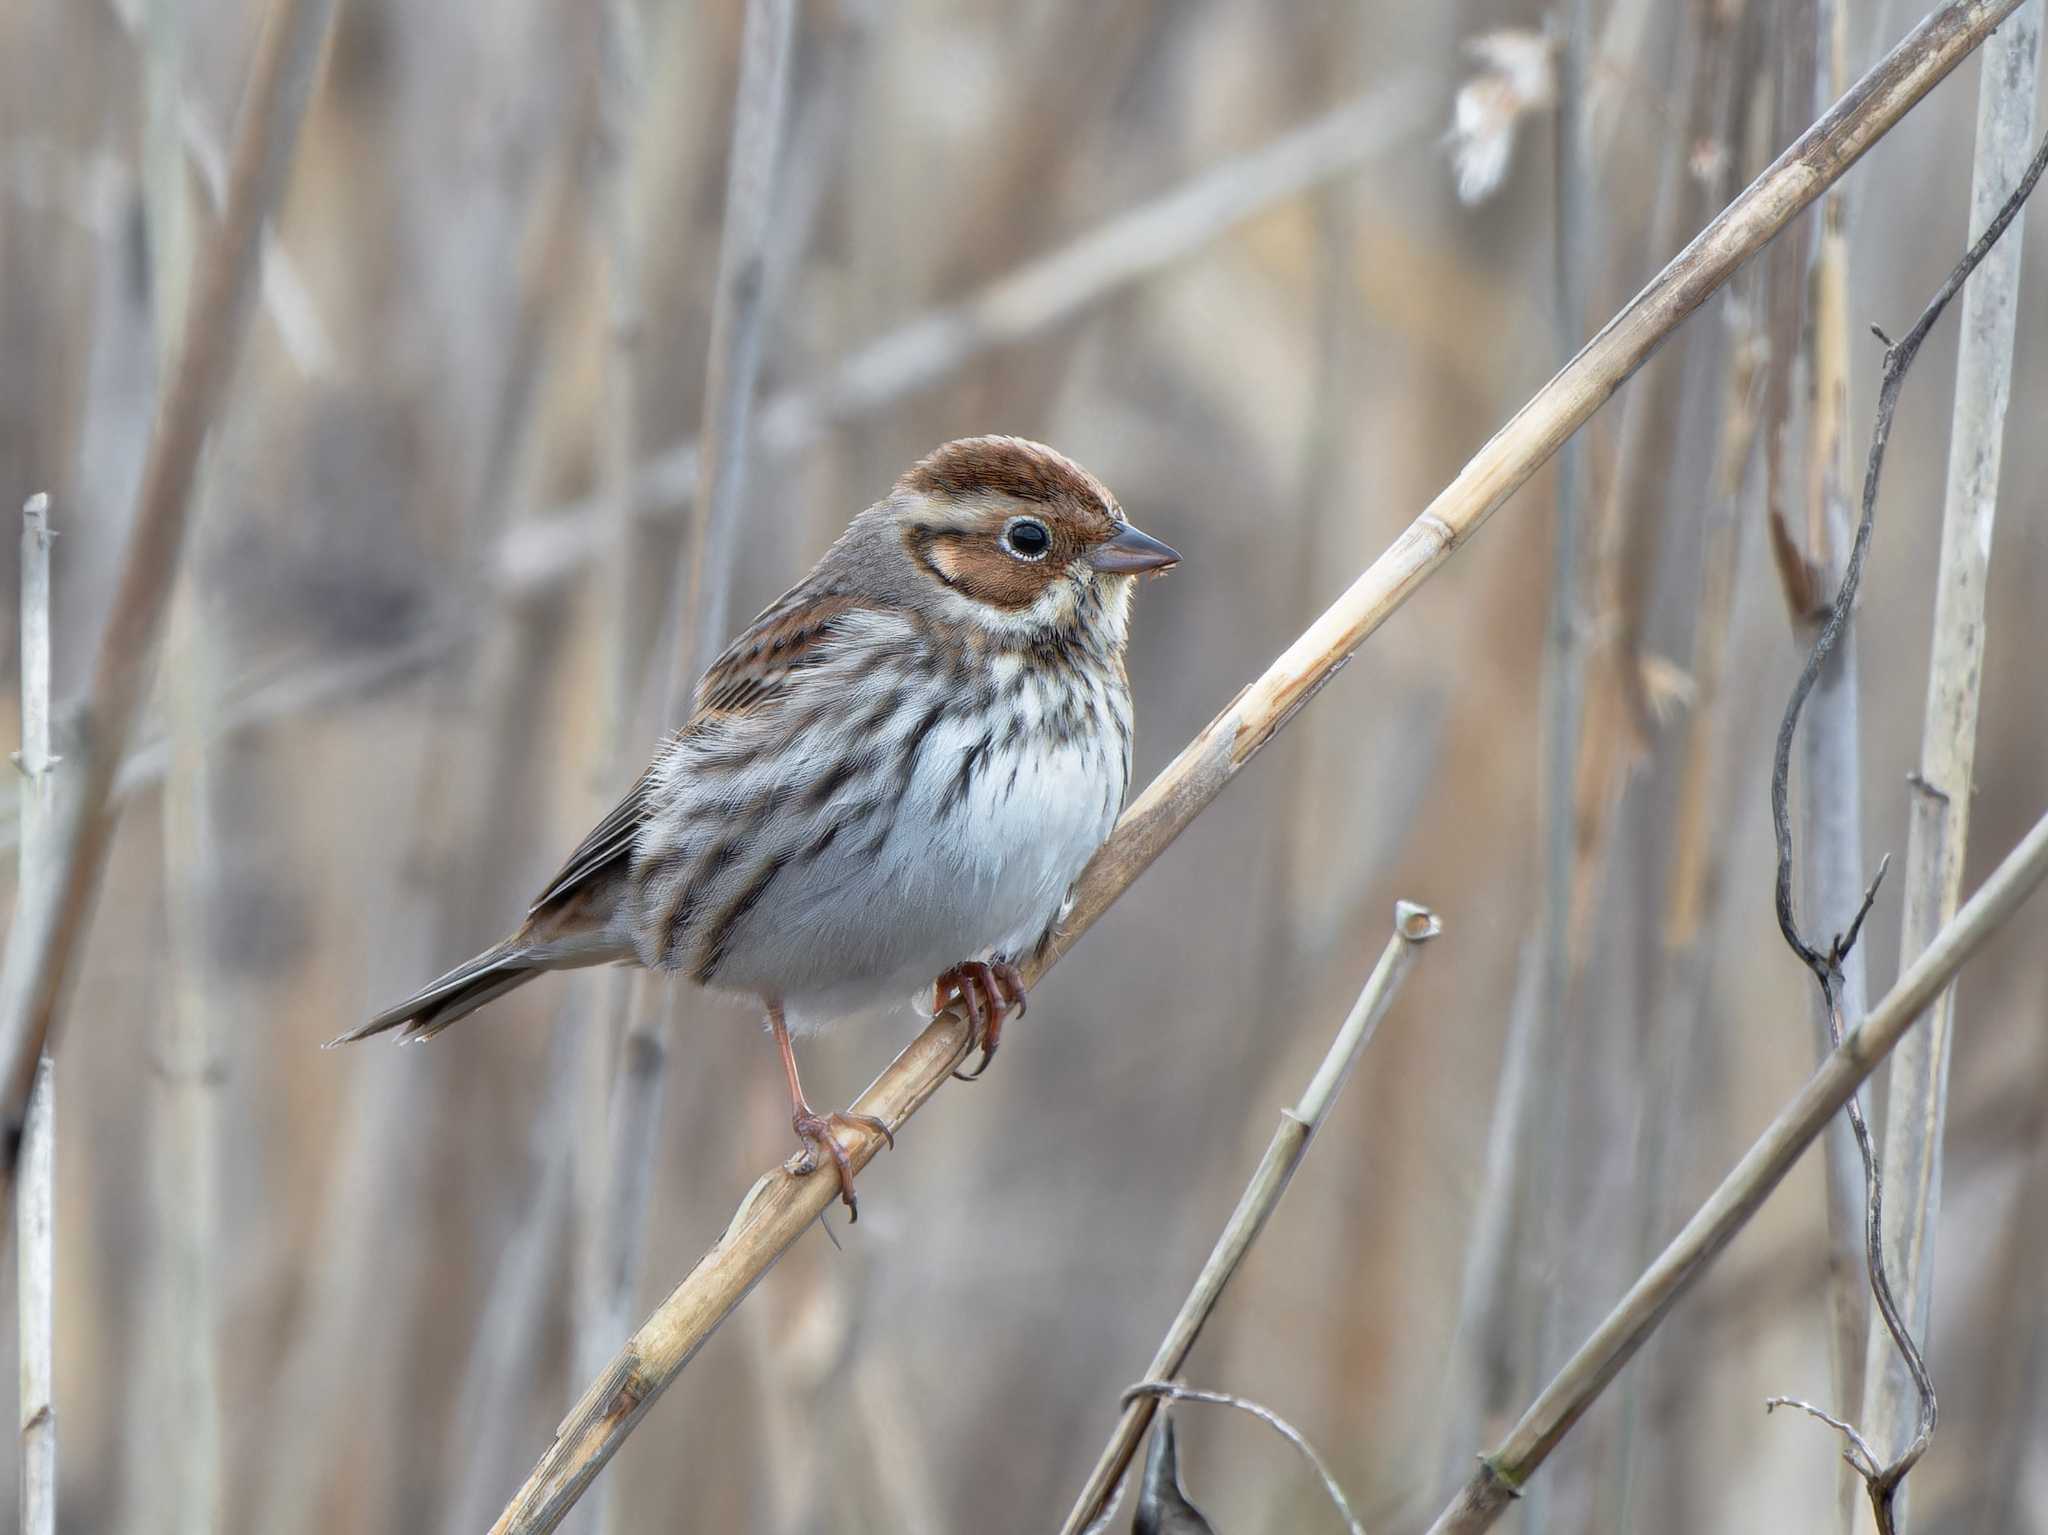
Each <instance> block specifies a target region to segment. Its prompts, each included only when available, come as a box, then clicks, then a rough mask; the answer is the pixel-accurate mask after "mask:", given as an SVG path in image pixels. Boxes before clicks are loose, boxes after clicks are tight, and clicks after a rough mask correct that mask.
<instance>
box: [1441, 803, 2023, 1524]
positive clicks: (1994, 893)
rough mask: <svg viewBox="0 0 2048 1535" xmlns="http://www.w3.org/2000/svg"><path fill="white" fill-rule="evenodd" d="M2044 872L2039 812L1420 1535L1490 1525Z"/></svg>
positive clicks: (1481, 1459)
mask: <svg viewBox="0 0 2048 1535" xmlns="http://www.w3.org/2000/svg"><path fill="white" fill-rule="evenodd" d="M2044 877H2048V816H2043V817H2042V818H2041V819H2040V820H2039V821H2037V822H2035V823H2034V827H2033V829H2032V830H2031V831H2029V832H2028V833H2027V835H2026V837H2025V838H2024V839H2022V840H2021V842H2020V844H2019V846H2017V847H2016V848H2014V849H2013V850H2012V852H2011V853H2009V854H2008V855H2007V856H2006V858H2005V861H2004V862H2003V863H2001V864H2000V865H1999V866H1998V867H1997V869H1995V870H1993V871H1992V874H1991V877H1990V878H1989V879H1987V880H1985V881H1984V883H1983V884H1982V885H1981V886H1980V887H1979V888H1978V890H1977V893H1976V894H1975V895H1974V896H1972V897H1971V898H1970V901H1969V904H1968V905H1966V906H1965V907H1964V908H1963V909H1962V910H1961V911H1960V912H1959V913H1957V915H1956V918H1955V920H1954V921H1953V922H1951V923H1949V924H1948V926H1946V927H1944V928H1943V929H1942V930H1941V932H1940V934H1939V935H1938V936H1937V937H1936V938H1935V940H1934V942H1932V943H1931V944H1929V945H1928V946H1927V948H1926V949H1924V950H1923V951H1922V952H1921V954H1920V956H1919V958H1917V959H1916V960H1915V961H1914V962H1913V965H1912V967H1911V968H1910V969H1908V970H1907V971H1906V973H1905V974H1904V975H1902V976H1900V977H1899V983H1898V984H1897V985H1896V986H1894V987H1893V988H1892V989H1891V991H1890V992H1889V993H1888V994H1887V995H1886V996H1885V998H1884V1000H1883V1001H1881V1002H1879V1003H1878V1004H1877V1006H1876V1007H1874V1008H1872V1009H1871V1011H1870V1014H1869V1016H1868V1017H1866V1018H1865V1019H1864V1020H1863V1021H1862V1022H1861V1023H1859V1024H1858V1025H1857V1026H1856V1027H1855V1028H1853V1029H1851V1030H1849V1032H1848V1033H1847V1035H1846V1036H1845V1037H1844V1038H1843V1040H1842V1043H1841V1044H1840V1045H1839V1046H1837V1047H1836V1048H1835V1049H1834V1050H1833V1051H1831V1052H1830V1053H1829V1054H1828V1056H1827V1058H1826V1059H1825V1060H1824V1061H1822V1062H1821V1066H1820V1070H1818V1071H1817V1072H1815V1073H1814V1075H1813V1076H1812V1077H1811V1078H1810V1079H1809V1080H1808V1081H1807V1084H1806V1086H1805V1087H1803V1088H1801V1089H1800V1091H1799V1093H1798V1095H1797V1096H1796V1097H1795V1098H1793V1099H1792V1101H1791V1102H1790V1103H1788V1104H1786V1105H1785V1107H1784V1108H1782V1109H1780V1110H1779V1111H1778V1115H1777V1117H1776V1118H1775V1119H1773V1120H1772V1121H1771V1124H1770V1127H1769V1128H1768V1129H1767V1130H1765V1131H1764V1133H1763V1134H1762V1135H1761V1136H1759V1137H1758V1138H1757V1140H1756V1142H1755V1143H1754V1144H1753V1145H1752V1146H1751V1147H1750V1148H1749V1150H1748V1151H1747V1152H1746V1153H1745V1154H1744V1155H1743V1158H1742V1160H1741V1161H1740V1162H1738V1163H1736V1164H1735V1167H1734V1168H1733V1169H1732V1170H1731V1171H1730V1172H1729V1174H1728V1176H1727V1177H1725V1178H1723V1179H1722V1180H1721V1184H1720V1187H1719V1188H1717V1189H1715V1190H1714V1193H1713V1195H1712V1196H1711V1197H1710V1198H1709V1199H1708V1200H1707V1202H1706V1203H1705V1204H1703V1205H1702V1206H1700V1208H1699V1210H1698V1212H1697V1213H1695V1214H1694V1216H1693V1217H1692V1219H1691V1220H1689V1221H1687V1222H1686V1224H1685V1229H1684V1230H1682V1231H1680V1232H1679V1234H1678V1235H1677V1237H1675V1238H1674V1239H1673V1240H1672V1242H1671V1244H1670V1246H1668V1247H1666V1248H1665V1249H1664V1251H1663V1253H1662V1254H1660V1255H1659V1256H1658V1258H1657V1261H1656V1262H1655V1263H1653V1264H1651V1265H1650V1267H1649V1268H1648V1269H1646V1270H1645V1271H1644V1273H1643V1275H1642V1277H1641V1278H1639V1279H1638V1280H1637V1281H1636V1282H1635V1283H1634V1284H1633V1285H1631V1286H1630V1287H1629V1291H1628V1293H1627V1294H1626V1295H1624V1296H1623V1297H1622V1298H1621V1300H1620V1302H1619V1303H1618V1304H1617V1305H1616V1306H1615V1308H1614V1309H1613V1310H1612V1311H1610V1312H1609V1313H1608V1314H1607V1317H1606V1318H1605V1320H1603V1321H1602V1322H1601V1323H1600V1325H1599V1326H1598V1327H1597V1328H1595V1329H1594V1331H1593V1334H1592V1336H1591V1337H1589V1338H1588V1339H1587V1340H1586V1341H1585V1342H1584V1343H1583V1344H1581V1345H1580V1346H1579V1350H1578V1352H1577V1353H1575V1354H1574V1355H1572V1357H1571V1360H1570V1362H1569V1363H1567V1364H1566V1365H1565V1367H1564V1368H1563V1369H1562V1370H1560V1371H1559V1372H1558V1374H1557V1376H1556V1378H1555V1379H1553V1380H1552V1381H1551V1382H1550V1384H1549V1385H1548V1386H1546V1387H1545V1388H1544V1389H1543V1393H1542V1395H1540V1396H1538V1397H1537V1398H1536V1400H1535V1401H1534V1402H1533V1403H1531V1404H1530V1406H1529V1409H1528V1411H1526V1412H1525V1413H1523V1414H1522V1417H1521V1421H1520V1422H1518V1423H1517V1424H1516V1425H1515V1427H1514V1429H1513V1430H1512V1431H1511V1432H1510V1433H1509V1435H1508V1436H1507V1438H1506V1439H1505V1440H1504V1441H1502V1443H1501V1445H1500V1446H1499V1448H1497V1449H1495V1450H1494V1451H1493V1452H1492V1453H1490V1454H1488V1455H1484V1456H1481V1457H1480V1464H1479V1469H1478V1470H1477V1471H1475V1472H1473V1473H1472V1478H1471V1480H1470V1481H1468V1482H1467V1483H1466V1484H1465V1485H1464V1486H1463V1487H1462V1488H1461V1489H1459V1491H1458V1494H1457V1496H1456V1497H1454V1498H1453V1499H1452V1500H1451V1503H1450V1505H1449V1506H1448V1507H1447V1508H1445V1509H1444V1511H1443V1512H1442V1513H1441V1514H1440V1515H1438V1516H1437V1520H1436V1522H1435V1523H1434V1524H1432V1525H1431V1526H1430V1535H1475V1532H1477V1531H1480V1530H1485V1529H1490V1528H1491V1527H1492V1525H1493V1523H1494V1521H1495V1520H1496V1519H1498V1518H1499V1517H1500V1515H1501V1513H1502V1512H1503V1511H1504V1510H1505V1509H1506V1508H1507V1506H1508V1505H1509V1504H1510V1503H1511V1502H1513V1501H1514V1499H1515V1497H1516V1496H1517V1494H1518V1492H1519V1491H1520V1489H1521V1487H1522V1486H1523V1485H1524V1484H1525V1483H1526V1482H1527V1481H1528V1479H1529V1478H1530V1477H1531V1476H1532V1475H1534V1474H1535V1472H1536V1471H1537V1469H1538V1468H1539V1467H1541V1466H1542V1464H1543V1462H1544V1461H1545V1460H1547V1459H1548V1458H1549V1457H1550V1453H1551V1451H1553V1450H1555V1449H1556V1448H1557V1446H1558V1443H1559V1442H1560V1441H1561V1440H1562V1439H1563V1438H1564V1436H1565V1435H1566V1434H1568V1433H1570V1432H1571V1429H1572V1425H1573V1424H1575V1423H1577V1422H1578V1420H1579V1418H1580V1417H1581V1416H1582V1415H1583V1414H1584V1413H1585V1411H1586V1409H1587V1408H1588V1407H1590V1406H1591V1405H1592V1404H1593V1401H1594V1399H1595V1398H1596V1397H1598V1396H1599V1395H1600V1393H1601V1392H1602V1391H1603V1390H1605V1389H1606V1387H1607V1384H1608V1383H1609V1382H1610V1381H1612V1380H1613V1379H1614V1377H1615V1375H1616V1374H1617V1373H1619V1371H1620V1370H1621V1367H1622V1366H1623V1365H1625V1364H1627V1363H1628V1361H1629V1359H1630V1358H1631V1357H1633V1356H1634V1354H1635V1351H1636V1350H1637V1349H1638V1348H1640V1347H1642V1345H1643V1342H1644V1340H1645V1339H1647V1338H1648V1337H1649V1336H1650V1334H1651V1333H1652V1332H1654V1331H1655V1330H1656V1328H1657V1326H1658V1324H1659V1323H1661V1322H1662V1321H1663V1320H1664V1318H1665V1316H1666V1315H1668V1314H1669V1312H1670V1310H1671V1308H1672V1306H1674V1305H1675V1304H1676V1303H1677V1301H1678V1299H1679V1297H1680V1296H1681V1295H1683V1294H1684V1293H1685V1292H1686V1290H1687V1289H1689V1288H1690V1287H1691V1285H1692V1283H1693V1281H1694V1280H1696V1279H1697V1278H1698V1277H1699V1276H1700V1274H1701V1273H1702V1272H1704V1270H1705V1269H1706V1266H1707V1265H1708V1264H1709V1263H1710V1262H1712V1261H1713V1259H1714V1258H1715V1257H1716V1256H1717V1255H1718V1254H1719V1253H1720V1251H1721V1249H1722V1248H1724V1247H1726V1246H1727V1245H1728V1242H1729V1240H1730V1239H1731V1238H1732V1237H1734V1235H1735V1233H1736V1232H1738V1231H1740V1230H1741V1229H1742V1228H1743V1226H1745V1225H1747V1224H1748V1222H1749V1220H1750V1217H1752V1216H1753V1215H1755V1214H1756V1212H1757V1210H1758V1209H1759V1208H1761V1206H1762V1205H1763V1202H1764V1201H1765V1200H1766V1199H1767V1198H1769V1197H1770V1195H1771V1192H1772V1191H1773V1190H1774V1189H1776V1188H1777V1186H1778V1184H1779V1183H1780V1182H1781V1181H1782V1180H1783V1178H1784V1176H1785V1174H1786V1173H1788V1172H1790V1171H1791V1169H1792V1164H1793V1163H1794V1162H1796V1161H1798V1159H1799V1157H1800V1155H1801V1154H1802V1153H1803V1152H1804V1151H1805V1150H1806V1148H1807V1147H1808V1146H1810V1145H1812V1144H1813V1142H1814V1139H1815V1138H1816V1137H1817V1136H1818V1135H1819V1134H1820V1133H1821V1131H1822V1130H1823V1129H1824V1128H1825V1127H1826V1125H1827V1124H1828V1122H1829V1121H1830V1120H1831V1119H1832V1118H1833V1117H1834V1116H1835V1115H1836V1114H1837V1113H1839V1112H1840V1111H1841V1109H1842V1106H1843V1105H1844V1104H1846V1103H1847V1102H1848V1101H1849V1099H1850V1098H1851V1097H1852V1096H1853V1095H1854V1093H1855V1091H1856V1089H1857V1087H1858V1086H1859V1085H1860V1084H1861V1083H1862V1082H1863V1081H1864V1080H1865V1079H1866V1078H1867V1077H1869V1075H1870V1074H1871V1073H1872V1072H1873V1071H1875V1070H1876V1069H1877V1067H1878V1065H1879V1063H1880V1062H1882V1061H1883V1060H1884V1058H1885V1057H1886V1056H1887V1055H1888V1054H1890V1053H1891V1051H1892V1049H1893V1048H1894V1047H1895V1046H1896V1045H1897V1044H1898V1042H1899V1041H1900V1040H1901V1039H1902V1038H1904V1037H1905V1034H1906V1031H1907V1030H1908V1029H1910V1028H1912V1026H1913V1023H1914V1021H1915V1020H1916V1019H1917V1018H1918V1017H1919V1016H1920V1012H1921V1010H1922V1009H1923V1008H1925V1007H1926V1006H1927V1004H1928V1003H1929V1002H1930V1001H1932V1000H1933V999H1934V998H1935V997H1936V996H1937V995H1939V994H1940V992H1941V990H1942V988H1943V987H1945V986H1947V985H1948V984H1949V982H1950V981H1952V980H1953V979H1954V978H1955V975H1956V972H1957V971H1958V970H1960V969H1961V968H1962V967H1963V965H1964V963H1965V962H1966V961H1967V960H1968V959H1969V958H1970V956H1971V955H1972V954H1974V953H1976V951H1977V950H1978V949H1979V948H1980V947H1982V946H1983V944H1984V943H1985V941H1986V940H1988V939H1989V938H1990V937H1991V935H1992V934H1993V933H1995V932H1997V931H1998V929H1999V928H2000V927H2002V926H2003V925H2004V924H2005V922H2006V921H2007V920H2008V919H2009V918H2010V917H2011V916H2012V914H2013V913H2014V912H2016V911H2017V910H2018V909H2019V908H2020V906H2021V904H2022V903H2023V902H2024V901H2025V900H2026V899H2027V897H2028V896H2030V895H2032V894H2033V893H2034V891H2035V890H2036V889H2037V888H2039V886H2040V884H2041V881H2042V879H2043V878H2044Z"/></svg>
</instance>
